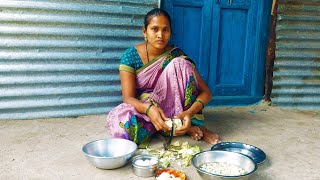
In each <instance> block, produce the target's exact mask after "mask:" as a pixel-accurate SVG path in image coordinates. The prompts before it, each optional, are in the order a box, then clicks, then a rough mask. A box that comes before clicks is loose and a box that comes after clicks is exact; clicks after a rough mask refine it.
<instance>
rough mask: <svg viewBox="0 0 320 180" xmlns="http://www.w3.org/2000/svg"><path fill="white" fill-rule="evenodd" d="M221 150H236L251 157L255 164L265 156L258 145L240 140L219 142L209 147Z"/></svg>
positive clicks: (264, 158) (263, 159)
mask: <svg viewBox="0 0 320 180" xmlns="http://www.w3.org/2000/svg"><path fill="white" fill-rule="evenodd" d="M214 150H222V151H229V152H236V153H240V154H243V155H246V156H249V157H250V158H252V159H253V160H254V161H255V162H256V163H257V164H261V163H262V162H264V161H265V160H266V158H267V156H266V154H265V153H264V152H263V151H262V150H261V149H260V148H258V147H256V146H253V145H251V144H247V143H242V142H221V143H218V144H216V145H213V146H212V147H211V151H214ZM243 151H249V152H250V153H252V154H253V155H251V154H247V153H242V152H243Z"/></svg>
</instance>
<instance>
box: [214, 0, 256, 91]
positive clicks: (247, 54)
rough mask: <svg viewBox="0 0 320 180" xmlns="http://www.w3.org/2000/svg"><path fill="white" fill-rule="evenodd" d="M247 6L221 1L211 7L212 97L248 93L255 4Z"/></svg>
mask: <svg viewBox="0 0 320 180" xmlns="http://www.w3.org/2000/svg"><path fill="white" fill-rule="evenodd" d="M252 1H253V2H254V0H252ZM229 2H230V4H228V3H229ZM250 2H251V1H241V0H238V1H237V0H225V1H222V0H221V1H220V3H214V4H213V24H212V29H213V31H212V33H213V34H214V35H213V36H212V41H211V44H212V48H211V58H210V59H211V63H210V70H209V81H208V85H209V87H210V89H211V90H212V91H213V94H215V95H218V96H234V95H243V96H245V95H250V93H251V79H252V78H251V73H252V65H253V61H254V59H253V54H254V47H255V37H256V36H255V32H256V17H257V9H256V4H257V3H250Z"/></svg>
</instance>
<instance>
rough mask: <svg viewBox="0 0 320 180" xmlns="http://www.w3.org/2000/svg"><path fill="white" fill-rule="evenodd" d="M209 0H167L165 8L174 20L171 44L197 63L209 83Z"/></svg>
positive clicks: (210, 6) (201, 73)
mask: <svg viewBox="0 0 320 180" xmlns="http://www.w3.org/2000/svg"><path fill="white" fill-rule="evenodd" d="M210 2H211V1H209V0H188V1H186V0H166V1H164V4H163V8H164V9H165V10H167V11H168V13H169V14H170V16H171V19H172V29H173V31H172V36H171V43H172V44H175V45H176V46H178V47H180V48H181V49H182V50H183V51H184V52H185V53H186V54H187V55H188V56H189V57H191V58H192V59H193V60H194V62H195V63H196V67H197V70H198V71H199V74H200V76H201V77H202V78H203V79H204V80H205V81H207V79H208V70H209V69H208V66H209V61H210V59H209V54H210V39H211V23H208V22H211V11H212V5H211V4H210Z"/></svg>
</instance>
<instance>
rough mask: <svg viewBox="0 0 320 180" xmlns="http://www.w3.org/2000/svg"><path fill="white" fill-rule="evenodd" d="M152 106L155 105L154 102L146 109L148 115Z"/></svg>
mask: <svg viewBox="0 0 320 180" xmlns="http://www.w3.org/2000/svg"><path fill="white" fill-rule="evenodd" d="M151 106H153V104H150V105H149V106H148V107H147V109H146V113H145V114H146V115H147V116H148V111H149V110H150V108H151Z"/></svg>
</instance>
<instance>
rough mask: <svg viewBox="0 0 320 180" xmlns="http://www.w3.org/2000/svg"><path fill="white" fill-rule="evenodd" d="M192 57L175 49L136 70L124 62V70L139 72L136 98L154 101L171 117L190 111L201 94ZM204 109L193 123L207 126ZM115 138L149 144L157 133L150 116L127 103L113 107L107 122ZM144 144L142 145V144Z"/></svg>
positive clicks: (195, 117) (108, 128) (109, 130)
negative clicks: (204, 121)
mask: <svg viewBox="0 0 320 180" xmlns="http://www.w3.org/2000/svg"><path fill="white" fill-rule="evenodd" d="M194 68H195V66H194V64H193V62H192V60H191V59H189V58H188V57H187V56H185V55H184V53H183V52H182V51H181V50H180V49H178V48H173V49H171V50H170V51H167V52H165V53H163V54H161V55H159V56H158V57H156V58H154V59H153V60H151V61H150V62H149V63H147V64H145V65H143V66H142V67H141V68H139V69H137V70H136V71H133V70H132V68H131V67H128V66H126V65H120V68H119V69H120V71H127V72H131V73H135V75H136V88H137V89H136V97H137V98H138V99H139V100H140V101H142V102H150V103H154V105H157V106H158V107H160V108H161V109H162V110H163V111H164V113H165V115H166V116H167V117H174V116H176V115H178V114H180V113H181V112H183V111H185V110H187V109H188V108H189V107H190V106H191V105H192V103H194V102H195V99H196V97H197V95H198V93H199V91H198V83H197V80H196V78H195V75H194ZM203 120H204V117H203V115H202V113H201V112H199V114H196V115H195V116H194V117H192V121H191V123H192V124H193V125H203ZM106 128H107V132H108V133H109V134H110V135H111V136H112V137H117V138H124V139H129V140H132V141H134V142H136V143H137V144H139V145H142V146H145V145H147V144H148V143H149V142H150V140H151V137H152V136H153V135H154V134H155V133H156V132H157V131H156V129H155V127H154V126H153V124H152V123H151V122H150V119H149V117H148V116H146V115H145V114H141V113H139V112H137V111H136V109H135V108H134V107H133V106H131V105H130V104H127V103H122V104H120V105H118V106H117V107H115V108H114V109H112V110H111V111H110V112H109V114H108V116H107V122H106ZM140 147H141V146H140Z"/></svg>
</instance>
